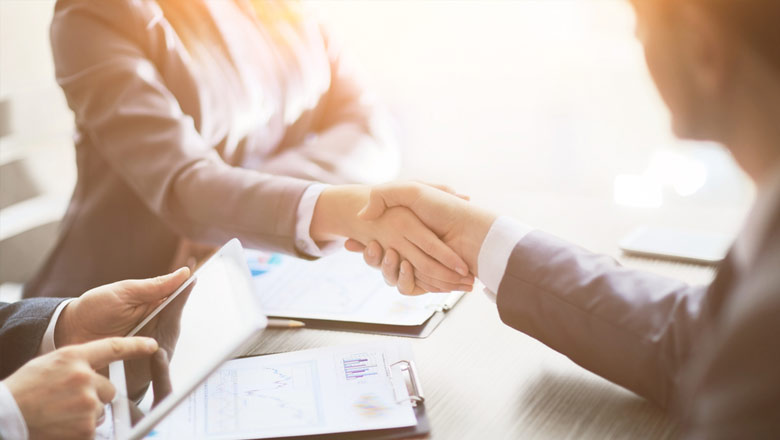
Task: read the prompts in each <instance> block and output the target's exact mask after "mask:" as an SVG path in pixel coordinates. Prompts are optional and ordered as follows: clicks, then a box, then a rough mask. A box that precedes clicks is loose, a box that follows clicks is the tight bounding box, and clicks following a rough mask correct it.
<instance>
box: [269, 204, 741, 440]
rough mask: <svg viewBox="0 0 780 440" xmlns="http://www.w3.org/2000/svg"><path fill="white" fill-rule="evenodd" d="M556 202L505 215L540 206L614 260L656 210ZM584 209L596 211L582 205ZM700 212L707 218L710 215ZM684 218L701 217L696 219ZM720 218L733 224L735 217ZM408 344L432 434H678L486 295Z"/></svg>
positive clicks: (274, 335)
mask: <svg viewBox="0 0 780 440" xmlns="http://www.w3.org/2000/svg"><path fill="white" fill-rule="evenodd" d="M558 201H559V202H560V203H563V204H565V206H566V209H567V210H568V211H571V212H578V215H576V216H563V215H560V213H559V212H558V208H557V206H560V204H551V203H546V204H545V203H542V202H541V199H540V196H539V195H533V194H524V195H514V196H513V197H511V200H510V202H513V203H512V204H508V203H504V204H503V206H504V208H505V211H504V212H508V213H509V214H513V215H516V216H518V217H519V215H517V214H519V212H518V211H519V210H522V209H523V207H525V206H530V205H534V206H537V208H538V209H536V210H535V211H533V214H532V215H531V214H527V215H526V217H532V218H533V219H534V220H535V221H536V222H535V223H534V224H536V225H547V226H549V228H548V227H545V229H548V230H549V229H553V232H556V233H559V234H561V235H563V236H568V237H577V236H579V237H581V238H582V239H580V240H575V241H577V242H578V243H580V244H583V245H585V246H586V247H589V248H591V249H594V250H597V251H599V252H604V253H609V254H612V255H615V256H619V252H618V251H617V250H616V246H615V243H616V242H617V241H618V239H619V238H620V236H622V234H624V233H625V232H627V231H628V230H629V229H630V228H631V227H633V226H632V225H634V224H635V223H636V222H637V221H638V220H640V219H638V218H636V216H639V217H643V216H646V215H652V214H648V212H646V211H638V212H635V213H632V212H631V211H623V210H622V209H621V208H618V207H615V206H614V205H611V204H609V203H602V204H601V205H599V202H598V201H594V200H584V199H575V198H572V199H568V200H562V199H561V198H560V197H558ZM585 205H588V206H590V207H591V209H589V210H585V209H580V208H582V207H583V206H585ZM594 205H596V206H594ZM507 210H508V211H507ZM698 212H699V216H703V217H707V216H708V213H707V212H706V211H701V210H700V211H698ZM703 217H702V218H703ZM736 217H737V216H735V217H734V218H736ZM685 218H687V219H688V221H692V222H694V221H696V220H697V216H696V215H687V216H685ZM718 218H719V219H720V221H721V222H727V221H728V218H729V217H728V216H727V215H721V216H719V217H718ZM562 219H565V220H566V221H562ZM699 220H700V219H699ZM716 222H717V221H716ZM722 226H723V227H725V224H724V225H722ZM620 260H621V261H622V262H623V263H624V264H626V265H628V266H635V267H641V268H643V269H647V270H651V271H654V272H658V273H661V274H665V275H668V276H674V277H677V278H681V279H684V280H686V281H688V282H691V283H706V282H708V281H709V280H710V279H711V277H712V275H713V270H712V269H711V268H707V267H702V266H694V265H687V264H675V263H664V262H660V261H651V260H642V259H637V258H623V257H620ZM386 337H388V336H378V335H365V334H355V333H345V332H334V331H322V330H311V329H303V330H294V331H289V330H269V331H266V332H265V334H264V335H263V336H262V339H261V340H260V341H259V342H258V344H257V345H256V346H255V348H254V352H255V353H257V354H260V353H273V352H283V351H291V350H300V349H306V348H314V347H321V346H327V345H335V344H344V343H352V342H358V341H362V340H365V339H368V338H386ZM412 344H413V347H414V351H415V357H416V360H417V366H418V369H419V372H420V375H421V380H422V384H423V388H424V391H425V395H426V407H427V409H428V414H429V417H430V421H431V425H432V438H441V439H449V438H478V437H482V438H490V439H493V438H528V437H539V438H593V439H604V438H668V437H673V436H674V434H675V429H676V428H675V425H674V423H672V422H671V421H670V420H669V418H668V417H667V416H666V415H665V414H664V413H663V412H662V411H660V410H659V409H657V408H656V407H654V406H653V405H652V404H650V403H648V402H646V401H644V400H643V399H641V398H639V397H637V396H636V395H634V394H633V393H631V392H629V391H627V390H625V389H623V388H621V387H619V386H617V385H614V384H611V383H610V382H608V381H606V380H604V379H602V378H600V377H598V376H596V375H594V374H592V373H590V372H588V371H586V370H584V369H582V368H581V367H579V366H577V365H576V364H574V363H573V362H571V361H570V360H569V359H568V358H566V357H565V356H563V355H561V354H559V353H557V352H555V351H553V350H552V349H550V348H548V347H546V346H544V345H543V344H541V343H539V342H538V341H536V340H534V339H532V338H530V337H528V336H526V335H524V334H522V333H520V332H517V331H515V330H513V329H511V328H509V327H507V326H505V325H504V324H502V323H501V321H500V320H499V318H498V313H497V311H496V307H495V305H494V304H492V303H491V302H490V301H489V300H488V299H487V298H486V297H485V296H484V295H483V294H482V293H481V292H480V291H474V292H471V293H469V294H468V295H466V296H465V297H464V298H463V300H462V301H461V302H460V303H459V304H458V305H457V306H456V307H455V308H454V309H453V310H452V311H451V312H450V313H449V315H448V317H447V319H445V320H444V322H443V323H442V324H441V326H440V327H439V328H438V329H436V331H435V332H434V333H433V334H432V335H431V336H430V337H429V338H427V339H422V340H412Z"/></svg>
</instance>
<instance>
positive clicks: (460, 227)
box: [346, 182, 496, 295]
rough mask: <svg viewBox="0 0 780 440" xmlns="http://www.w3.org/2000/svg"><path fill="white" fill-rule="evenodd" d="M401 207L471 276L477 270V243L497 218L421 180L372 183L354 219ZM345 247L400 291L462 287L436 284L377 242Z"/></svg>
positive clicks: (351, 243) (378, 215) (376, 216)
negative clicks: (462, 263)
mask: <svg viewBox="0 0 780 440" xmlns="http://www.w3.org/2000/svg"><path fill="white" fill-rule="evenodd" d="M397 207H406V208H407V209H409V210H411V211H412V212H413V213H414V214H415V216H416V217H417V218H419V220H420V221H422V222H423V223H424V224H425V225H426V226H427V227H429V228H430V229H431V230H432V231H433V232H434V233H435V234H436V235H437V236H438V237H441V240H442V241H443V242H444V244H445V245H447V246H448V247H449V248H450V249H452V250H453V251H455V253H457V254H458V255H460V256H461V257H462V258H463V259H464V260H465V262H466V263H467V264H468V266H469V270H470V271H471V273H472V274H475V275H476V274H477V270H478V268H477V259H478V256H479V250H480V248H481V247H482V242H483V241H484V240H485V236H486V235H487V232H488V231H489V230H490V226H491V225H492V224H493V221H495V218H496V216H495V215H494V214H492V213H490V212H488V211H486V210H483V209H480V208H477V207H474V206H472V205H471V204H469V203H468V202H467V201H466V200H464V199H463V198H461V197H456V196H454V195H453V194H452V191H451V190H449V189H448V188H446V187H433V186H431V185H425V184H421V183H415V182H409V183H390V184H386V185H380V186H377V187H374V188H373V189H372V191H371V194H370V196H369V202H368V204H367V205H366V206H365V207H364V208H363V210H362V211H361V212H360V213H359V215H358V216H359V218H361V219H364V220H368V221H375V220H376V219H380V218H382V217H384V215H385V212H389V210H392V209H397ZM346 247H347V249H348V250H351V251H355V252H360V251H362V252H363V256H364V259H365V260H366V263H368V264H369V265H371V266H373V267H381V268H382V273H383V275H384V277H385V280H386V281H387V282H388V284H391V285H397V286H398V290H399V291H400V292H401V293H404V294H407V295H414V294H421V293H426V292H429V291H448V290H463V289H453V288H451V287H453V286H452V285H449V284H444V283H441V282H440V280H437V279H434V278H431V277H429V276H427V274H425V273H421V272H420V271H419V270H417V269H416V267H415V266H414V265H413V264H409V262H408V261H406V258H405V257H403V258H402V255H403V253H401V255H399V253H398V252H396V250H395V249H393V248H392V247H388V246H386V245H382V243H377V242H369V243H368V245H367V246H364V245H363V244H362V243H360V242H357V241H355V240H350V241H347V243H346Z"/></svg>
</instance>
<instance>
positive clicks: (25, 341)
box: [0, 298, 63, 380]
mask: <svg viewBox="0 0 780 440" xmlns="http://www.w3.org/2000/svg"><path fill="white" fill-rule="evenodd" d="M62 301H63V299H61V298H35V299H27V300H23V301H17V302H15V303H11V304H7V303H0V380H2V379H5V378H6V377H8V376H9V375H11V373H13V372H14V371H16V370H17V369H18V368H19V367H21V366H22V365H24V363H25V362H27V361H29V360H30V359H32V358H33V357H35V355H36V354H37V353H38V349H39V348H40V345H41V338H43V334H44V332H45V331H46V327H47V326H48V325H49V320H50V319H51V315H52V314H53V313H54V310H55V309H56V308H57V306H58V305H59V304H60V303H61V302H62Z"/></svg>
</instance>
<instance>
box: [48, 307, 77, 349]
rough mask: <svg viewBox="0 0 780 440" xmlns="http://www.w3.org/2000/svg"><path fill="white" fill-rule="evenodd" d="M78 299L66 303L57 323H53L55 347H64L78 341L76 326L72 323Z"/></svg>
mask: <svg viewBox="0 0 780 440" xmlns="http://www.w3.org/2000/svg"><path fill="white" fill-rule="evenodd" d="M77 302H78V299H75V300H73V301H71V302H70V303H69V304H66V305H65V307H64V308H63V309H62V312H61V313H60V316H59V317H58V318H57V323H56V324H55V325H54V346H55V347H56V348H60V347H64V346H66V345H72V344H76V343H78V342H79V341H78V337H77V333H78V332H77V330H76V326H75V325H74V323H73V313H74V312H75V310H76V307H75V306H76V303H77Z"/></svg>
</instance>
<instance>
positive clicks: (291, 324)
mask: <svg viewBox="0 0 780 440" xmlns="http://www.w3.org/2000/svg"><path fill="white" fill-rule="evenodd" d="M303 327H306V324H305V323H303V322H301V321H295V320H293V319H276V318H269V319H268V326H267V327H266V328H303Z"/></svg>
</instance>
